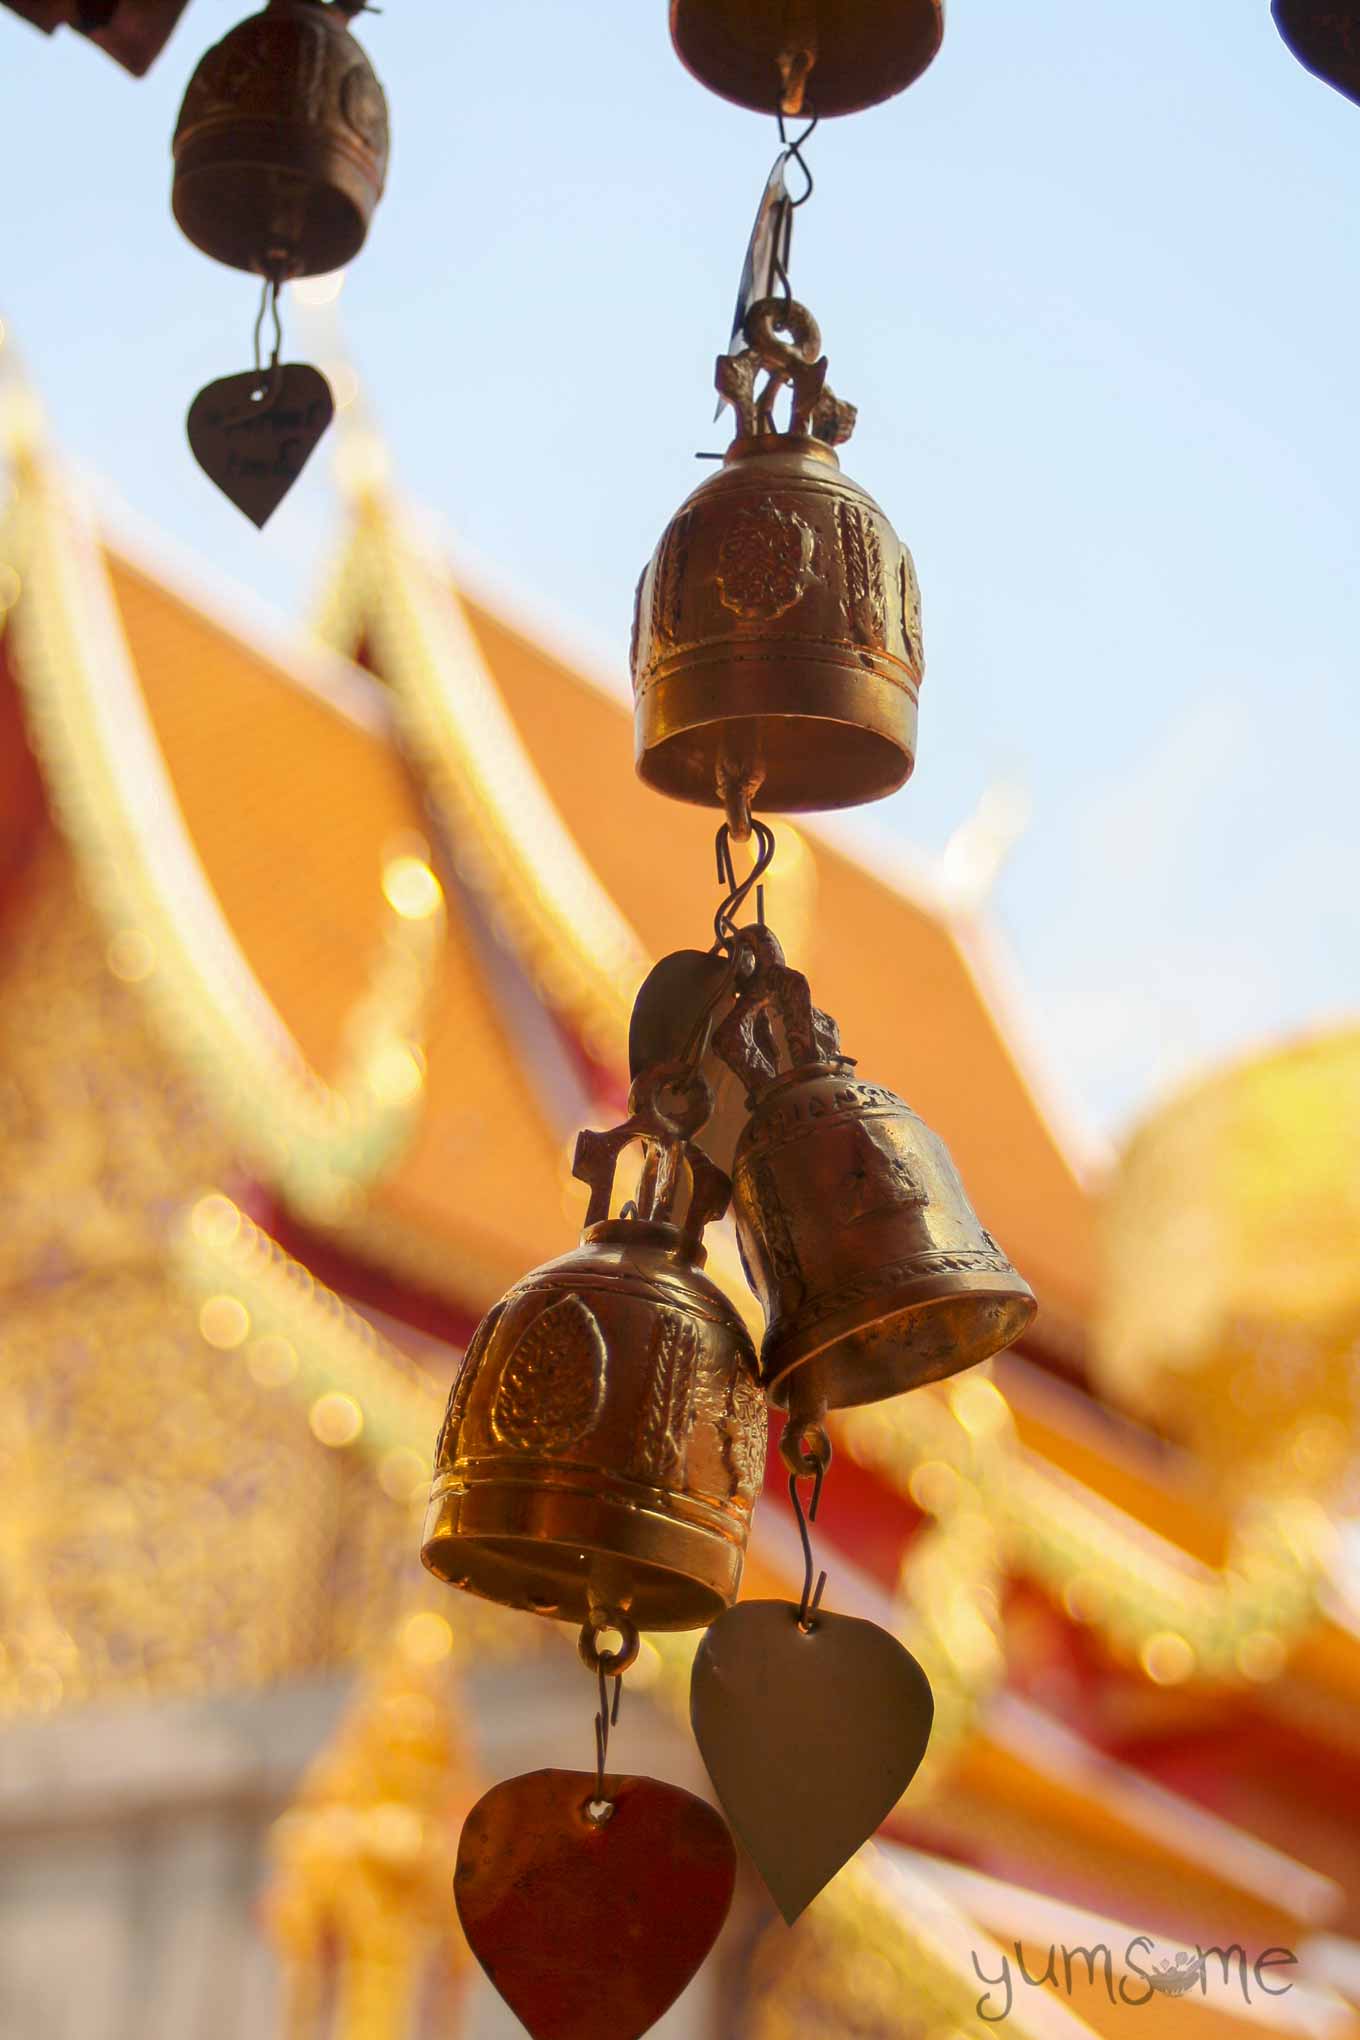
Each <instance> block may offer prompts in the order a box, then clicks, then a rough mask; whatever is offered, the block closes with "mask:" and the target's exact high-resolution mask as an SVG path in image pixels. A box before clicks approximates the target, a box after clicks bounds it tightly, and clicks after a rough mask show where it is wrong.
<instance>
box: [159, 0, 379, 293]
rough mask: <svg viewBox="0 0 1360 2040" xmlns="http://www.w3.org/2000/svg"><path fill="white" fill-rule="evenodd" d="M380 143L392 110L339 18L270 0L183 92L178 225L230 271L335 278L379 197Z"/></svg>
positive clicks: (297, 0)
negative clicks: (330, 273)
mask: <svg viewBox="0 0 1360 2040" xmlns="http://www.w3.org/2000/svg"><path fill="white" fill-rule="evenodd" d="M350 11H352V10H350ZM387 141H388V136H387V101H386V99H385V97H384V95H383V89H382V86H381V85H380V84H379V83H378V80H377V77H376V75H375V73H374V70H373V66H372V65H371V64H370V63H369V61H368V58H367V57H366V56H365V54H364V52H363V50H362V49H361V48H360V47H359V45H358V43H357V42H356V41H355V39H354V37H353V36H352V35H351V34H350V32H349V23H348V13H347V11H346V9H345V8H343V7H342V6H340V5H338V4H331V5H328V4H326V0H269V5H268V6H267V7H266V8H265V10H264V12H263V14H255V15H252V16H251V17H250V19H249V20H248V21H242V22H240V23H238V24H237V26H236V27H235V28H233V29H232V30H231V32H230V34H228V35H226V36H224V37H223V38H222V41H221V42H220V43H217V44H215V45H214V47H213V48H212V49H210V50H209V51H208V53H207V55H206V56H205V57H204V58H203V60H202V62H201V63H200V64H199V66H198V69H197V70H196V71H195V72H194V75H193V77H192V78H191V79H190V81H189V89H188V91H187V92H186V93H185V95H184V104H183V106H182V107H181V108H180V114H179V121H178V124H177V126H176V128H175V140H174V157H175V180H174V188H173V192H172V196H171V203H172V205H173V208H174V214H175V218H176V219H177V220H178V222H179V224H180V226H181V227H182V228H183V230H184V232H185V233H186V234H187V235H188V237H189V239H190V240H191V241H192V242H193V244H194V246H195V247H196V248H201V249H202V250H203V253H204V254H205V255H211V256H212V257H213V259H214V260H215V261H217V262H225V263H226V264H227V265H228V266H229V267H230V268H232V269H248V270H251V271H253V272H254V273H255V274H257V275H260V276H273V277H276V278H278V280H279V281H283V280H285V279H286V278H289V277H296V276H320V275H324V274H325V273H326V272H327V271H329V270H332V269H341V268H343V267H344V265H345V264H346V263H347V262H349V261H350V260H351V259H352V258H353V257H354V256H355V255H357V254H358V252H359V250H360V248H361V247H362V246H363V244H364V238H365V236H366V235H367V233H368V223H369V221H370V219H371V218H372V216H373V208H374V206H375V205H376V204H377V202H378V200H379V198H380V197H381V196H382V189H383V182H384V179H385V177H386V174H387Z"/></svg>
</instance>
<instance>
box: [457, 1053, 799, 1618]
mask: <svg viewBox="0 0 1360 2040" xmlns="http://www.w3.org/2000/svg"><path fill="white" fill-rule="evenodd" d="M682 1088H683V1089H684V1094H685V1095H684V1096H683V1097H682V1098H680V1099H679V1101H678V1102H677V1097H676V1094H675V1093H673V1092H672V1093H669V1094H663V1089H662V1086H661V1084H660V1083H659V1082H658V1080H657V1075H656V1072H650V1073H647V1074H646V1075H644V1076H643V1077H641V1078H640V1079H639V1080H638V1082H637V1083H636V1084H635V1085H634V1088H633V1094H632V1098H631V1099H630V1104H632V1106H633V1107H634V1111H633V1116H632V1117H631V1118H630V1119H629V1120H628V1121H627V1122H626V1123H625V1124H624V1125H623V1126H621V1127H616V1128H615V1129H614V1131H613V1132H611V1133H583V1134H582V1135H581V1137H580V1139H579V1141H578V1143H577V1148H576V1159H575V1163H574V1169H575V1173H576V1174H577V1175H578V1176H579V1177H580V1178H581V1179H582V1180H583V1181H585V1182H588V1183H589V1184H590V1185H591V1197H590V1204H589V1207H588V1210H587V1212H586V1223H585V1230H584V1231H583V1233H582V1235H581V1244H580V1246H579V1247H578V1248H577V1249H576V1251H575V1252H573V1253H570V1254H564V1255H562V1257H561V1258H560V1259H559V1260H556V1261H549V1262H548V1263H546V1265H545V1266H543V1267H541V1268H536V1269H534V1271H533V1272H532V1274H529V1275H526V1276H525V1277H524V1279H523V1281H521V1282H519V1283H517V1284H516V1286H515V1287H514V1288H513V1289H512V1290H511V1291H510V1292H509V1294H508V1295H507V1296H506V1297H504V1298H503V1299H502V1301H501V1302H500V1303H498V1304H496V1305H495V1307H494V1309H492V1310H491V1311H490V1312H489V1313H488V1314H487V1316H486V1317H485V1318H484V1319H483V1320H482V1322H481V1324H480V1325H479V1326H478V1328H477V1331H476V1333H475V1334H474V1336H473V1339H472V1342H471V1344H470V1345H469V1347H468V1350H467V1354H466V1356H465V1358H464V1360H463V1364H462V1367H461V1369H460V1371H459V1374H458V1377H457V1379H456V1381H455V1382H454V1385H453V1390H452V1393H451V1395H450V1398H449V1407H448V1414H447V1417H446V1419H445V1422H444V1427H443V1430H442V1431H441V1433H440V1437H439V1443H438V1447H437V1451H436V1457H435V1473H434V1484H433V1486H432V1489H431V1494H430V1505H429V1513H428V1515H427V1518H426V1523H425V1541H424V1548H423V1550H422V1553H421V1556H422V1557H423V1559H424V1562H425V1564H426V1565H427V1566H428V1568H429V1569H430V1571H431V1572H433V1573H436V1574H437V1575H438V1576H439V1578H440V1579H443V1580H447V1581H448V1582H449V1583H450V1584H451V1585H453V1586H459V1587H464V1588H466V1589H468V1591H470V1592H471V1593H474V1594H480V1595H483V1596H485V1597H486V1598H487V1599H489V1600H493V1601H500V1602H503V1603H504V1604H505V1605H507V1606H509V1607H514V1608H527V1609H529V1610H531V1611H532V1612H534V1613H536V1614H540V1615H555V1616H560V1617H562V1618H563V1619H564V1620H570V1621H573V1622H581V1623H587V1622H590V1621H592V1620H594V1619H596V1618H598V1617H599V1615H600V1614H601V1612H607V1613H609V1614H614V1615H619V1616H624V1617H627V1618H628V1619H629V1620H630V1621H631V1623H632V1624H633V1625H635V1626H636V1627H637V1628H640V1629H692V1628H698V1627H701V1626H702V1625H704V1624H706V1623H708V1622H710V1621H712V1619H713V1618H714V1617H715V1616H716V1615H718V1614H720V1613H721V1612H722V1610H723V1609H724V1608H725V1607H727V1606H729V1605H730V1603H731V1602H732V1601H733V1600H735V1598H736V1593H737V1586H738V1583H739V1581H740V1578H741V1568H742V1559H743V1556H744V1554H745V1549H746V1539H747V1534H748V1531H749V1528H750V1520H751V1509H752V1506H753V1503H754V1501H755V1497H756V1494H757V1492H758V1490H759V1487H760V1483H761V1479H762V1477H763V1474H764V1466H765V1403H764V1398H763V1396H762V1394H761V1391H760V1386H759V1383H758V1380H757V1375H756V1360H755V1353H754V1351H753V1349H752V1346H751V1342H750V1339H749V1338H748V1336H747V1333H746V1329H745V1327H744V1326H743V1324H742V1322H741V1319H740V1318H739V1317H738V1316H737V1313H736V1311H735V1310H734V1309H733V1307H732V1305H731V1304H730V1303H729V1302H728V1300H727V1298H726V1297H725V1296H724V1295H723V1293H722V1291H721V1290H720V1289H719V1288H718V1287H717V1286H716V1284H714V1283H713V1282H712V1281H710V1280H709V1278H708V1277H707V1276H706V1275H705V1274H704V1273H703V1272H702V1271H703V1263H704V1249H703V1246H702V1243H701V1240H702V1232H703V1227H704V1225H705V1224H706V1223H708V1221H709V1220H711V1219H715V1218H719V1217H721V1216H722V1213H723V1212H724V1211H725V1210H726V1208H727V1202H728V1198H729V1195H730V1192H731V1185H730V1183H729V1182H728V1179H727V1177H726V1176H725V1175H724V1174H723V1172H722V1171H721V1170H720V1169H719V1168H717V1167H716V1166H715V1164H714V1163H712V1162H711V1161H710V1160H709V1159H708V1157H707V1156H706V1155H705V1154H704V1153H703V1151H702V1149H700V1148H698V1147H696V1146H694V1144H693V1143H692V1142H691V1141H690V1140H689V1139H688V1138H687V1134H688V1131H689V1130H690V1128H691V1127H692V1126H694V1125H698V1124H702V1120H703V1118H705V1117H706V1116H707V1109H708V1106H709V1105H711V1099H710V1098H707V1093H706V1087H703V1086H701V1085H698V1083H697V1080H693V1079H691V1080H689V1081H688V1083H687V1084H686V1085H685V1086H683V1087H682ZM701 1094H702V1099H703V1101H704V1102H700V1103H698V1104H695V1103H694V1101H695V1100H696V1099H699V1098H700V1097H701ZM691 1108H692V1109H691ZM696 1113H697V1115H698V1116H697V1118H696V1117H695V1114H696ZM635 1140H640V1141H641V1142H642V1144H643V1147H644V1150H645V1153H646V1161H645V1164H644V1168H643V1171H642V1177H641V1182H640V1185H639V1189H638V1195H637V1205H636V1210H637V1215H636V1216H621V1217H618V1218H610V1217H609V1215H608V1214H609V1204H610V1194H611V1190H612V1187H613V1179H614V1172H615V1167H616V1164H617V1161H618V1157H619V1155H620V1153H621V1152H622V1150H623V1149H624V1148H625V1147H626V1146H627V1145H629V1144H630V1143H631V1142H632V1141H635ZM686 1197H687V1206H688V1208H687V1210H686V1211H685V1215H684V1219H683V1222H678V1221H677V1218H676V1206H677V1203H678V1202H679V1201H680V1200H682V1199H685V1198H686Z"/></svg>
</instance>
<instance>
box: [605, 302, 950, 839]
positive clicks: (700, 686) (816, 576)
mask: <svg viewBox="0 0 1360 2040" xmlns="http://www.w3.org/2000/svg"><path fill="white" fill-rule="evenodd" d="M781 328H782V329H783V330H784V331H785V332H787V333H789V334H791V336H792V339H791V342H788V343H786V342H785V341H783V340H781V339H780V338H779V329H781ZM745 336H746V339H747V341H748V343H749V344H748V346H747V347H746V349H745V350H744V351H743V352H742V353H740V354H737V355H735V356H732V355H723V356H721V357H720V358H719V362H718V377H717V381H718V389H719V392H720V394H721V395H722V397H723V398H724V400H725V401H726V402H728V403H730V404H731V405H732V406H733V408H734V410H735V412H736V415H737V425H738V430H737V436H736V438H735V439H734V440H733V441H732V444H731V445H730V446H729V448H728V449H727V453H726V455H725V456H724V458H723V464H722V467H721V468H720V469H719V471H718V472H717V473H716V474H715V475H712V476H711V477H710V478H709V479H708V480H707V481H706V482H703V483H702V484H701V485H700V486H699V487H698V488H697V489H696V490H695V491H694V493H693V495H692V496H690V498H689V499H688V501H687V502H686V503H685V504H684V506H683V507H682V508H681V510H680V511H679V512H678V513H677V515H676V516H675V517H674V518H672V520H671V522H670V524H669V525H668V526H667V528H666V531H665V534H664V535H663V537H662V539H661V543H660V544H659V545H658V546H657V549H656V551H655V552H654V553H653V555H652V558H651V562H650V564H649V565H648V567H647V569H646V571H645V573H644V574H643V576H642V580H641V582H640V583H639V586H638V594H637V609H636V614H635V618H634V627H633V652H632V668H633V696H634V703H635V714H634V733H635V740H636V757H637V769H638V772H639V773H640V774H641V776H642V778H643V779H645V780H646V781H647V783H648V785H649V786H654V787H656V788H657V790H658V791H659V792H661V793H667V794H670V795H671V796H672V798H674V799H676V800H688V801H697V802H699V803H701V804H703V805H707V806H717V807H723V808H726V809H727V811H728V814H729V817H730V818H731V819H732V820H733V822H734V825H735V824H736V823H737V820H738V817H739V816H742V815H743V814H744V813H745V812H746V811H747V810H748V809H749V806H750V804H751V803H753V802H754V800H755V799H756V797H757V796H759V800H760V804H761V805H762V806H763V807H766V808H771V809H775V810H779V811H781V812H783V813H790V812H793V811H796V810H800V809H804V808H838V807H851V806H856V805H858V804H859V803H860V802H861V801H868V800H877V799H879V798H881V796H882V795H884V794H888V793H892V792H893V791H894V789H895V788H897V787H899V786H900V785H901V784H902V782H903V781H904V780H905V779H906V778H907V776H908V774H909V773H910V771H911V768H912V764H913V762H914V757H915V750H916V702H917V692H918V689H919V687H920V683H921V675H922V650H921V598H920V591H919V589H918V587H917V583H916V569H915V567H914V566H913V564H912V559H911V554H910V553H909V552H908V551H907V548H906V547H905V546H904V545H903V544H902V542H901V540H900V539H899V538H898V536H897V534H896V532H895V531H894V530H893V528H892V526H891V524H889V522H888V520H887V518H886V517H885V516H884V514H883V512H882V510H880V509H879V507H878V505H877V503H875V502H874V500H873V498H872V497H871V496H869V495H867V494H866V492H865V491H864V490H863V489H861V488H860V487H859V486H858V484H857V483H855V482H852V481H851V480H850V479H849V477H848V476H846V475H844V474H843V473H842V472H841V467H840V462H839V461H838V460H837V458H836V454H835V451H834V448H835V446H836V445H837V444H839V443H841V442H842V441H844V440H845V439H848V438H849V436H850V433H851V431H852V429H853V426H854V419H855V412H854V408H853V406H851V405H849V404H844V403H841V402H839V401H838V400H837V399H836V398H835V397H834V396H832V394H831V392H830V391H829V390H828V389H827V388H826V361H825V359H824V358H822V357H821V355H820V349H821V336H820V334H819V332H818V329H817V324H816V321H815V320H814V319H813V318H812V316H811V314H810V313H809V312H808V311H806V310H805V308H804V307H803V306H802V305H799V304H796V303H793V302H790V303H789V304H787V305H786V304H785V303H784V302H783V301H782V300H781V299H778V298H762V299H760V300H759V301H758V302H757V303H756V304H755V305H753V306H752V307H751V310H750V312H749V313H748V314H747V316H746V321H745ZM762 371H763V372H764V373H765V374H766V375H767V377H768V381H767V383H766V386H765V388H764V389H763V390H762V392H761V393H760V394H759V396H757V394H756V387H755V385H756V378H757V376H758V375H759V374H761V373H762ZM786 387H787V388H789V389H790V390H791V392H792V412H791V417H790V420H789V425H788V429H787V430H786V431H782V432H781V431H778V430H776V428H775V421H774V401H775V398H776V397H777V396H778V395H779V393H780V391H781V390H782V389H784V388H786ZM740 833H743V834H744V833H745V829H744V826H743V827H742V828H741V831H740Z"/></svg>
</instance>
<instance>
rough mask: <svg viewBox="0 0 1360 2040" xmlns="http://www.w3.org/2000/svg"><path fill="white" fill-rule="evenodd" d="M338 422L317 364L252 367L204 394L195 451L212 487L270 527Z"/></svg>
mask: <svg viewBox="0 0 1360 2040" xmlns="http://www.w3.org/2000/svg"><path fill="white" fill-rule="evenodd" d="M334 416H335V399H334V397H333V396H332V395H331V386H330V384H329V383H328V382H327V381H326V378H325V376H324V375H322V373H321V370H320V369H319V368H313V367H312V366H311V364H310V362H306V361H290V362H287V363H286V364H284V365H283V366H281V367H278V368H274V369H268V368H265V369H255V368H249V369H247V370H246V371H245V373H244V374H243V375H226V376H223V377H222V379H221V381H220V382H212V383H209V384H208V386H207V388H206V389H203V390H200V391H199V393H198V395H197V396H196V397H195V398H194V401H193V403H192V404H191V405H190V406H189V418H188V430H189V445H190V447H191V448H192V450H193V456H194V459H195V460H196V461H197V462H198V464H199V466H200V467H201V468H202V470H203V472H204V474H205V475H207V477H208V478H209V480H210V481H214V482H216V484H217V486H218V488H219V489H220V490H221V491H222V493H223V495H224V496H229V497H230V498H231V500H232V502H233V503H234V504H235V505H236V507H237V509H238V510H244V512H245V514H246V516H247V517H248V518H249V519H250V521H251V523H252V524H256V525H259V526H261V527H263V526H264V525H265V524H267V523H268V521H269V519H270V518H271V517H272V516H273V514H274V512H275V511H276V510H277V509H278V507H279V505H280V503H281V502H282V501H283V499H284V497H285V496H286V495H287V494H288V491H289V490H290V489H291V488H292V486H293V484H294V482H295V481H296V480H297V478H298V476H299V475H300V474H301V473H302V470H303V469H304V468H305V467H306V465H307V462H308V461H309V460H310V459H311V457H312V454H313V453H314V452H315V450H316V447H317V443H318V441H319V440H320V439H321V437H322V435H323V433H324V432H325V430H326V428H327V426H328V425H329V424H330V422H331V420H332V418H333V417H334Z"/></svg>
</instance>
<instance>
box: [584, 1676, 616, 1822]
mask: <svg viewBox="0 0 1360 2040" xmlns="http://www.w3.org/2000/svg"><path fill="white" fill-rule="evenodd" d="M597 1676H598V1678H599V1682H600V1711H599V1713H598V1714H597V1715H596V1716H595V1798H594V1800H593V1801H592V1804H593V1805H595V1806H609V1805H610V1801H609V1797H608V1795H607V1793H606V1792H605V1787H604V1773H605V1763H606V1760H607V1758H608V1756H609V1731H610V1729H611V1728H617V1727H618V1725H619V1708H620V1706H621V1704H622V1702H623V1673H622V1672H615V1673H614V1704H613V1706H612V1707H611V1706H610V1704H609V1694H608V1692H607V1691H606V1681H607V1680H608V1678H609V1673H608V1672H607V1671H606V1670H605V1667H604V1662H603V1659H602V1660H601V1662H600V1664H599V1666H598V1668H597ZM610 1810H611V1811H612V1810H613V1809H612V1807H611V1809H610Z"/></svg>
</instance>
